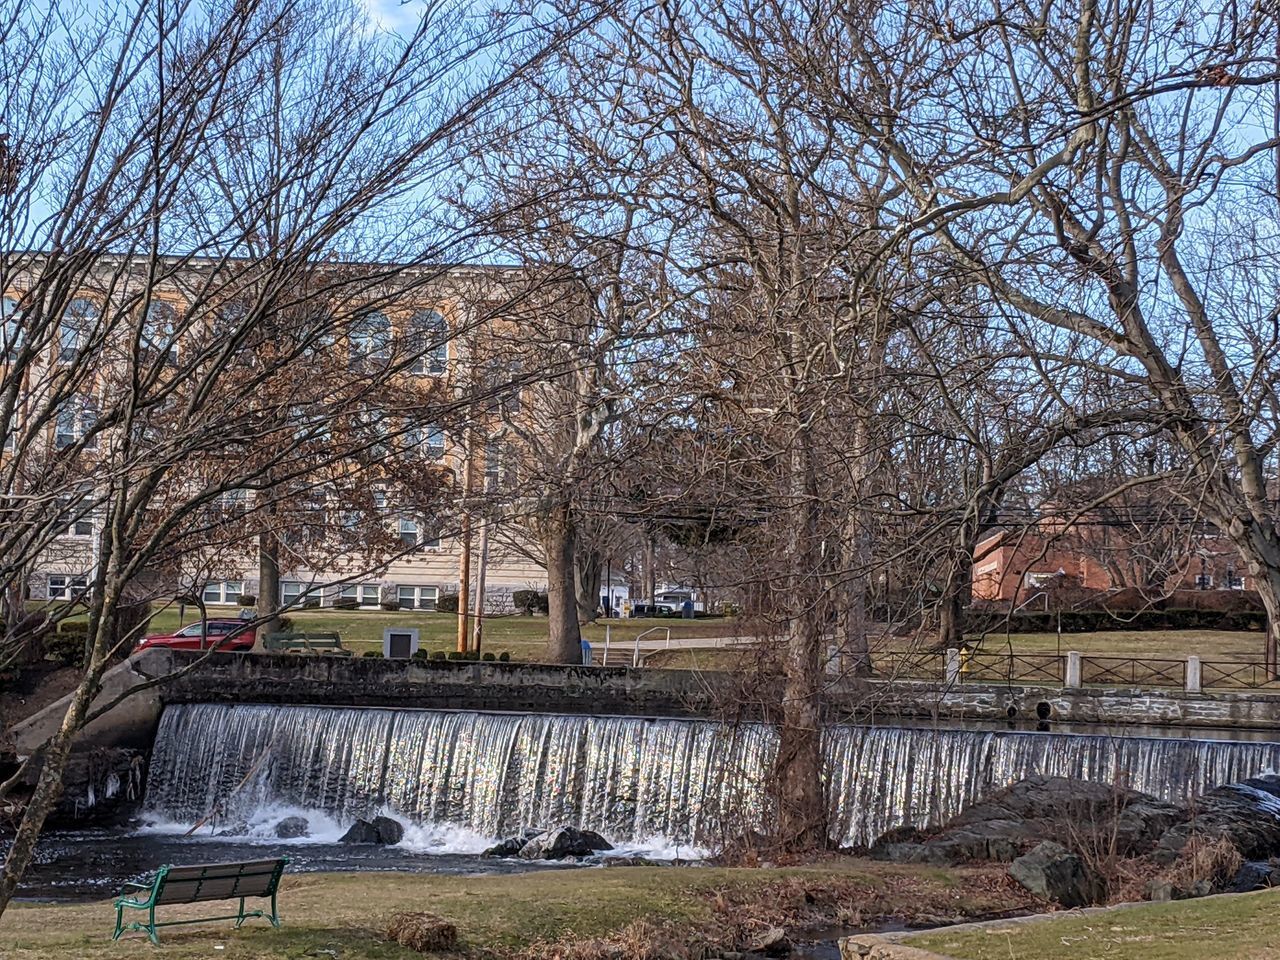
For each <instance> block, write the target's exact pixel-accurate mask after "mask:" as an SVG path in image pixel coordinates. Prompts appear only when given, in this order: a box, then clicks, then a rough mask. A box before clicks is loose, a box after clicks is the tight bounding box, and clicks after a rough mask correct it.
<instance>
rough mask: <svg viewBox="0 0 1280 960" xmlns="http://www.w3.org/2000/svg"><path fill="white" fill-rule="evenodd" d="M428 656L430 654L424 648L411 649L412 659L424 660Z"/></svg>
mask: <svg viewBox="0 0 1280 960" xmlns="http://www.w3.org/2000/svg"><path fill="white" fill-rule="evenodd" d="M430 656H431V654H429V653H428V652H427V651H426V650H423V649H422V648H421V647H419V648H418V649H417V650H415V651H413V659H414V660H426V659H427V658H428V657H430Z"/></svg>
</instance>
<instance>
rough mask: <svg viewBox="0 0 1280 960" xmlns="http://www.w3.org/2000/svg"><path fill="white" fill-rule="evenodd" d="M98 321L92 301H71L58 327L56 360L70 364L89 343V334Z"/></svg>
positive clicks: (96, 310) (96, 309) (96, 311)
mask: <svg viewBox="0 0 1280 960" xmlns="http://www.w3.org/2000/svg"><path fill="white" fill-rule="evenodd" d="M97 320H98V308H97V307H95V306H94V305H93V302H92V301H89V300H84V299H78V300H72V301H71V305H70V306H69V307H67V311H66V313H64V314H63V315H62V323H61V324H60V325H59V327H58V359H59V360H61V361H62V362H63V363H70V362H71V361H72V360H74V359H75V358H76V357H77V355H79V353H80V351H81V350H83V349H84V348H85V347H86V346H87V345H88V343H89V333H90V331H92V330H93V327H94V324H95V323H96V322H97Z"/></svg>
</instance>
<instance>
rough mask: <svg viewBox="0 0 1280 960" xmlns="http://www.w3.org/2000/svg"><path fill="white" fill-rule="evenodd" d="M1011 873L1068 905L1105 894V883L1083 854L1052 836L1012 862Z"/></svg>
mask: <svg viewBox="0 0 1280 960" xmlns="http://www.w3.org/2000/svg"><path fill="white" fill-rule="evenodd" d="M1009 876H1011V877H1013V879H1014V880H1017V881H1018V883H1020V884H1022V886H1024V887H1026V888H1027V890H1029V891H1030V892H1031V893H1033V894H1034V895H1036V896H1037V897H1040V898H1041V899H1042V900H1053V901H1056V902H1057V903H1060V904H1062V906H1064V907H1083V906H1085V905H1086V904H1090V903H1093V902H1095V901H1096V900H1098V899H1100V895H1101V885H1100V884H1099V883H1098V881H1097V879H1096V878H1095V877H1094V876H1093V875H1092V873H1091V872H1090V870H1089V868H1088V867H1087V866H1086V865H1085V862H1084V861H1083V860H1082V859H1081V858H1080V856H1079V855H1078V854H1074V853H1072V852H1071V851H1070V850H1068V849H1067V848H1066V847H1064V846H1062V845H1060V844H1057V843H1054V842H1053V841H1051V840H1046V841H1044V842H1043V843H1041V844H1039V845H1038V846H1037V847H1036V848H1035V849H1034V850H1032V851H1031V852H1030V853H1026V854H1023V855H1022V856H1020V857H1018V858H1017V859H1016V860H1014V861H1013V863H1011V864H1009Z"/></svg>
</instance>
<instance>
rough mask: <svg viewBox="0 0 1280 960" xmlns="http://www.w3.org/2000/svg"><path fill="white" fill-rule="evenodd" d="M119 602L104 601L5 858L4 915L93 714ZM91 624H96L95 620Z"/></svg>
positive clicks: (1, 874)
mask: <svg viewBox="0 0 1280 960" xmlns="http://www.w3.org/2000/svg"><path fill="white" fill-rule="evenodd" d="M118 603H119V590H118V588H117V589H113V590H112V591H111V592H110V594H109V595H108V597H107V598H106V599H105V600H104V601H103V604H102V607H101V608H100V611H99V616H98V618H97V621H96V628H95V629H94V635H93V637H92V642H91V645H90V646H91V650H90V655H89V659H88V661H87V662H86V664H85V671H84V674H83V675H82V676H81V678H80V683H79V685H78V686H77V687H76V689H75V691H74V692H73V693H72V696H71V703H70V704H69V705H68V706H67V712H66V713H65V714H64V715H63V718H62V724H61V726H59V727H58V732H57V733H55V734H54V735H53V737H52V738H51V739H50V740H49V744H48V746H47V747H46V749H45V752H44V757H43V759H42V762H41V764H40V775H39V777H38V778H37V779H36V787H35V790H34V791H32V794H31V799H30V800H28V801H27V804H26V807H25V808H24V809H23V811H22V819H21V820H20V821H19V822H18V829H17V831H16V832H15V833H14V836H13V843H12V845H11V846H10V847H9V852H8V854H6V856H5V859H4V869H2V870H0V916H2V915H3V914H4V911H5V908H6V907H8V905H9V901H10V900H12V899H13V894H14V891H15V890H17V887H18V881H19V880H21V879H22V876H23V874H24V873H26V870H27V867H28V866H29V865H30V864H31V858H32V856H33V855H34V853H35V848H36V841H37V840H39V839H40V831H41V830H43V829H44V822H45V820H47V819H48V818H49V814H50V813H51V812H52V811H53V808H54V806H55V805H56V804H57V802H58V798H59V797H60V796H61V795H62V777H63V773H64V771H65V769H66V766H67V759H68V757H69V756H70V755H71V746H72V741H73V740H74V738H75V735H76V733H77V732H78V731H79V730H80V727H81V726H82V725H83V724H84V718H85V715H86V714H87V713H88V712H89V706H90V704H91V703H93V698H94V696H95V695H96V694H97V692H98V688H99V684H100V681H101V680H102V672H103V670H105V669H106V665H107V660H106V657H105V651H106V649H107V647H108V638H109V637H110V635H111V630H112V623H113V622H114V620H115V610H116V607H117V605H118ZM90 623H91V624H93V623H94V619H93V618H92V617H91V618H90Z"/></svg>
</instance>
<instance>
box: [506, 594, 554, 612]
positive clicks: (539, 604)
mask: <svg viewBox="0 0 1280 960" xmlns="http://www.w3.org/2000/svg"><path fill="white" fill-rule="evenodd" d="M511 603H512V604H513V605H514V606H515V608H516V609H517V610H519V611H520V612H521V613H523V614H524V615H525V616H531V615H533V614H535V613H546V612H547V611H548V610H550V608H551V605H550V604H549V603H548V602H547V595H546V594H545V593H540V592H539V591H537V590H514V591H512V593H511Z"/></svg>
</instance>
